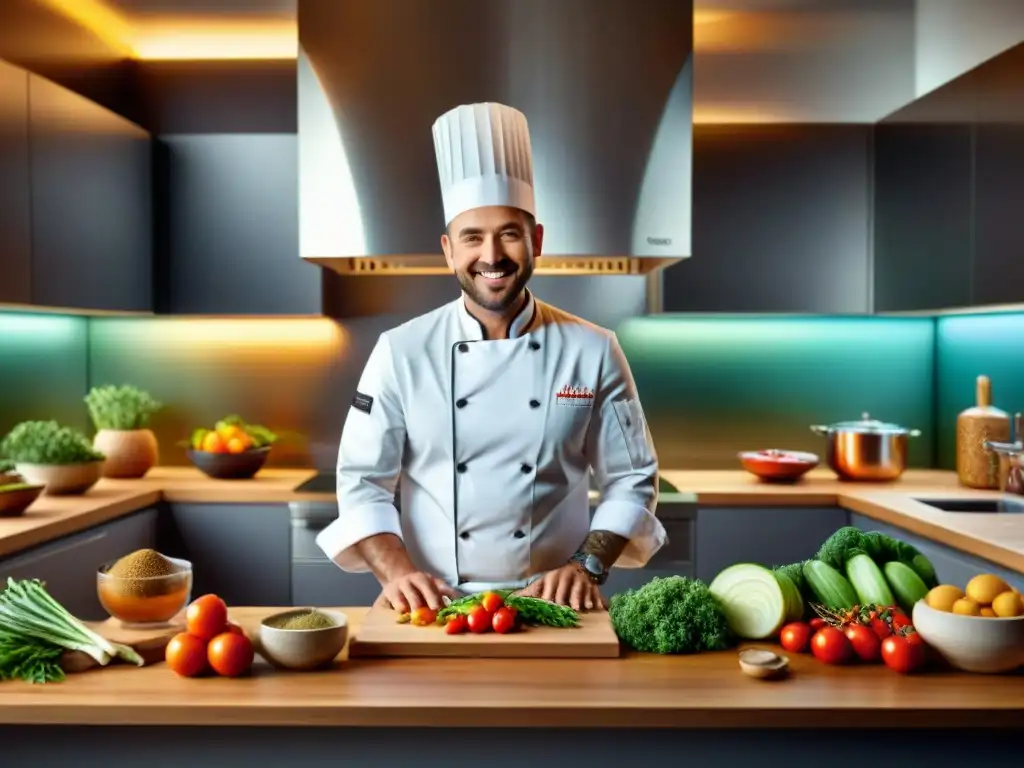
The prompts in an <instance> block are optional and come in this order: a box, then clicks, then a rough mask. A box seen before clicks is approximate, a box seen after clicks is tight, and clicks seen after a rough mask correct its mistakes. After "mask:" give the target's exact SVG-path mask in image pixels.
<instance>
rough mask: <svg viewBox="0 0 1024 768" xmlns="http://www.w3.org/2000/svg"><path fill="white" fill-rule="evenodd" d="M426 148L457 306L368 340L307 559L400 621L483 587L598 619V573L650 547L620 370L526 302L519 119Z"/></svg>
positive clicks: (534, 230) (631, 413)
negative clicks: (329, 512) (315, 554)
mask: <svg viewBox="0 0 1024 768" xmlns="http://www.w3.org/2000/svg"><path fill="white" fill-rule="evenodd" d="M433 134H434V147H435V150H436V155H437V165H438V171H439V173H440V177H441V197H442V202H443V206H444V216H445V223H446V225H447V226H446V231H445V233H444V234H443V235H441V248H442V249H443V250H444V255H445V259H446V260H447V262H448V266H449V267H450V268H451V269H452V271H453V272H454V273H455V277H456V279H457V280H458V282H459V285H460V286H461V288H462V295H461V296H460V297H459V298H458V299H456V300H455V301H453V302H451V303H449V304H446V305H444V306H442V307H440V308H438V309H435V310H433V311H432V312H429V313H427V314H425V315H421V316H420V317H417V318H415V319H413V320H410V321H409V322H407V323H405V324H403V325H400V326H398V327H397V328H394V329H392V330H390V331H387V332H385V333H384V334H382V335H381V336H380V338H379V340H378V341H377V344H376V346H375V348H374V349H373V352H372V353H371V354H370V358H369V360H368V361H367V363H366V367H365V369H364V370H363V373H362V376H361V378H360V380H359V384H358V389H357V391H356V394H355V397H354V398H353V400H352V404H351V407H350V409H349V414H348V417H347V419H346V421H345V426H344V430H343V432H342V436H341V446H340V451H339V455H338V470H337V476H338V512H339V514H338V519H337V520H335V521H334V522H332V523H331V524H330V525H329V526H328V527H327V528H325V529H324V530H323V531H322V532H321V533H320V535H319V536H318V537H317V544H318V545H319V546H320V547H321V548H322V549H323V551H324V552H325V553H326V554H327V556H328V557H330V558H331V559H332V560H333V561H334V562H335V563H336V564H337V565H338V566H339V567H340V568H342V569H344V570H345V571H349V572H366V571H371V572H372V573H373V574H374V575H375V576H376V577H377V579H378V580H379V581H380V583H381V585H382V587H383V591H382V594H381V597H380V599H379V600H378V603H377V604H378V605H387V606H391V607H393V608H395V609H397V610H400V611H403V612H404V611H408V610H414V609H416V608H418V607H421V606H423V605H426V606H429V607H430V608H432V609H435V610H436V609H438V608H440V607H441V605H442V597H441V596H442V595H447V596H450V597H455V596H458V595H459V594H465V593H472V592H479V591H482V590H485V589H498V588H510V589H522V594H526V595H533V596H536V597H542V598H545V599H548V600H554V601H556V602H558V603H560V604H562V605H570V606H572V607H573V608H575V609H576V610H590V609H602V608H606V607H607V602H606V600H605V599H604V597H603V596H602V594H601V591H600V586H601V585H602V584H603V583H604V581H605V579H606V578H607V576H608V569H609V568H610V567H611V566H613V565H616V566H620V567H634V568H635V567H641V566H643V565H645V564H646V563H647V561H648V560H649V559H650V557H651V556H652V555H653V554H654V553H655V552H657V551H658V549H660V548H661V547H662V546H663V545H664V543H665V541H666V535H665V530H664V528H663V527H662V525H661V523H660V522H659V521H658V519H657V518H656V517H655V514H654V511H655V507H656V505H657V498H658V461H657V456H656V454H655V451H654V446H653V444H652V442H651V437H650V433H649V431H648V429H647V424H646V421H645V419H644V414H643V410H642V408H641V407H640V401H639V399H638V398H637V392H636V388H635V385H634V383H633V377H632V374H631V373H630V370H629V365H628V364H627V362H626V358H625V356H624V355H623V353H622V350H621V348H620V347H619V343H618V341H617V340H616V337H615V334H614V333H612V332H611V331H607V330H605V329H603V328H599V327H597V326H595V325H593V324H591V323H588V322H586V321H585V320H581V319H580V318H577V317H574V316H572V315H570V314H568V313H567V312H563V311H561V310H559V309H557V308H555V307H553V306H551V305H549V304H545V303H544V302H542V301H540V300H539V299H537V298H536V297H535V296H534V295H533V294H532V293H531V292H530V291H529V290H528V289H527V288H526V284H527V283H528V282H529V280H530V276H531V275H532V274H533V270H534V265H535V263H536V261H537V259H539V258H540V257H541V244H542V242H543V237H544V229H543V227H542V225H541V224H539V223H537V221H536V209H535V205H534V191H533V157H532V153H531V149H530V134H529V130H528V128H527V123H526V118H525V116H524V115H523V114H522V113H520V112H519V111H517V110H515V109H512V108H511V107H507V106H504V105H502V104H493V103H487V104H471V105H464V106H460V107H456V108H455V109H452V110H451V111H449V112H447V113H446V114H444V115H442V116H441V117H440V118H438V119H437V121H436V122H435V123H434V127H433ZM591 471H593V473H594V475H595V477H596V480H597V483H598V486H599V489H600V492H601V502H600V505H599V506H598V507H597V510H596V511H595V513H594V515H593V519H592V520H591V516H590V504H589V501H588V492H589V487H590V482H589V480H590V473H591ZM399 482H400V483H401V490H400V496H401V507H402V509H401V514H399V512H398V510H397V508H396V507H395V504H394V499H395V490H396V487H397V486H398V483H399Z"/></svg>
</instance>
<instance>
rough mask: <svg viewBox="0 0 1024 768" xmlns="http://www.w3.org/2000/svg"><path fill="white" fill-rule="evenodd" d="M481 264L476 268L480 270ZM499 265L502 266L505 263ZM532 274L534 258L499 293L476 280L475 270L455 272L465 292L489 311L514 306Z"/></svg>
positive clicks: (499, 310)
mask: <svg viewBox="0 0 1024 768" xmlns="http://www.w3.org/2000/svg"><path fill="white" fill-rule="evenodd" d="M480 266H481V265H479V264H477V265H474V269H475V270H479V269H480ZM497 266H498V267H499V268H500V267H501V266H503V265H497ZM484 271H486V270H484ZM532 276H533V260H532V259H531V260H530V261H529V262H528V263H526V264H524V265H523V266H522V268H521V269H520V270H519V271H518V272H517V273H516V276H515V279H514V280H513V281H512V283H511V284H510V285H509V286H508V287H507V288H505V289H504V290H503V291H501V292H499V293H495V292H494V291H492V290H490V289H488V288H486V287H484V286H482V285H480V284H478V283H477V282H476V274H475V272H473V271H464V272H456V273H455V278H456V279H457V280H458V281H459V286H460V287H461V288H462V290H463V291H464V292H465V294H466V296H468V297H469V298H470V299H471V300H472V301H473V303H474V304H476V305H477V306H479V307H481V308H482V309H486V310H487V311H488V312H504V311H505V310H507V309H509V308H510V307H512V305H513V304H515V303H516V301H518V299H519V297H520V296H521V295H522V293H523V289H524V288H526V284H527V283H528V282H530V278H531V277H532Z"/></svg>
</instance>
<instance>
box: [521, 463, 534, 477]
mask: <svg viewBox="0 0 1024 768" xmlns="http://www.w3.org/2000/svg"><path fill="white" fill-rule="evenodd" d="M519 471H520V472H522V473H523V474H524V475H528V474H530V473H531V472H533V467H531V466H530V465H529V464H523V465H522V466H521V467H519Z"/></svg>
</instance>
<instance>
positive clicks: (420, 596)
mask: <svg viewBox="0 0 1024 768" xmlns="http://www.w3.org/2000/svg"><path fill="white" fill-rule="evenodd" d="M442 595H447V596H448V597H450V598H452V599H453V600H454V599H455V598H457V597H458V596H459V595H458V593H457V592H456V591H455V590H453V589H452V588H451V587H449V586H448V585H447V584H445V583H444V582H443V581H441V580H440V579H437V578H434V577H433V576H431V575H430V574H427V573H423V572H422V571H410V572H409V573H406V574H403V575H402V576H399V577H397V578H394V579H391V581H389V582H387V583H386V584H385V585H384V591H383V592H381V594H380V597H378V598H377V602H376V603H375V605H383V606H385V607H391V608H394V609H395V610H396V611H398V612H399V613H409V612H410V611H415V610H416V609H417V608H422V607H424V606H426V607H428V608H430V609H431V610H433V611H439V610H441V608H443V607H444V601H443V600H442V599H441V596H442Z"/></svg>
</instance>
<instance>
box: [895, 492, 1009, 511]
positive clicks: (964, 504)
mask: <svg viewBox="0 0 1024 768" xmlns="http://www.w3.org/2000/svg"><path fill="white" fill-rule="evenodd" d="M914 501H917V502H920V503H921V504H927V505H928V506H929V507H935V509H941V510H942V511H943V512H983V513H989V514H1005V513H1010V514H1014V513H1024V497H1016V496H1004V497H1003V498H1000V499H914Z"/></svg>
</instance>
